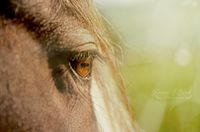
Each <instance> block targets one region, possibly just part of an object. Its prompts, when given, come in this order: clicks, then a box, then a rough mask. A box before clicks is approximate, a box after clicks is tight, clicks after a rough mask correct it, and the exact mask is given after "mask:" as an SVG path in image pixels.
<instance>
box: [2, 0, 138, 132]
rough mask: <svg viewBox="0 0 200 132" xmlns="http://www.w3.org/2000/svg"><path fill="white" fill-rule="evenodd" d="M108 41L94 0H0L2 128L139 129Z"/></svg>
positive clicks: (93, 131) (78, 131)
mask: <svg viewBox="0 0 200 132" xmlns="http://www.w3.org/2000/svg"><path fill="white" fill-rule="evenodd" d="M111 41H112V40H111V39H109V34H108V31H107V27H106V26H105V19H104V18H103V16H101V15H100V13H99V11H98V10H97V9H96V7H95V6H94V3H93V2H92V1H90V0H33V1H29V0H1V2H0V131H2V132H10V131H16V132H18V131H20V132H23V131H24V132H25V131H30V132H32V131H38V132H40V131H41V132H43V131H48V132H54V131H59V132H98V131H99V132H100V131H103V132H104V131H105V132H112V131H114V132H134V131H137V129H136V128H137V125H136V123H135V120H134V119H133V118H132V114H131V112H130V106H129V104H128V103H127V102H128V101H127V97H126V95H125V90H124V84H123V79H122V77H121V73H120V70H119V60H118V59H117V57H115V56H116V52H115V51H116V48H115V47H116V46H114V45H113V44H112V42H111Z"/></svg>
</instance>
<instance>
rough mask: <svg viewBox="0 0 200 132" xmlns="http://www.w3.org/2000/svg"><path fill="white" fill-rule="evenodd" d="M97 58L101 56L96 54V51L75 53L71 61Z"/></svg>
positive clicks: (72, 54)
mask: <svg viewBox="0 0 200 132" xmlns="http://www.w3.org/2000/svg"><path fill="white" fill-rule="evenodd" d="M97 56H99V55H98V54H97V53H96V51H82V52H77V51H74V52H72V53H71V56H70V61H74V60H82V59H87V58H89V57H92V58H96V57H97Z"/></svg>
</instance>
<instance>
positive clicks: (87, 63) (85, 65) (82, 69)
mask: <svg viewBox="0 0 200 132" xmlns="http://www.w3.org/2000/svg"><path fill="white" fill-rule="evenodd" d="M92 61H93V60H92V57H88V58H75V59H70V61H69V63H70V66H71V68H72V69H73V70H74V71H75V72H76V73H77V74H78V75H79V76H81V77H82V78H87V77H90V75H91V69H92Z"/></svg>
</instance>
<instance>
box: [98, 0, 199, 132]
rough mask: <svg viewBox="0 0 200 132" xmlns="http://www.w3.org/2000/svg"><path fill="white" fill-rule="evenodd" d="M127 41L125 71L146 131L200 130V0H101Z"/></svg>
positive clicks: (132, 97) (183, 131)
mask: <svg viewBox="0 0 200 132" xmlns="http://www.w3.org/2000/svg"><path fill="white" fill-rule="evenodd" d="M95 3H96V5H97V6H98V8H99V9H100V11H101V12H102V13H103V14H104V16H106V18H107V19H108V20H109V21H110V22H111V24H112V25H113V27H114V29H115V30H116V31H117V32H119V33H120V35H121V36H122V40H123V41H124V44H125V51H124V57H123V58H124V65H123V68H122V70H123V75H124V78H125V79H124V80H125V83H126V86H127V88H128V95H129V99H130V102H131V105H132V107H133V110H134V113H135V117H136V120H137V122H138V123H139V125H140V126H141V127H142V128H143V129H144V130H145V131H146V132H200V60H199V57H200V0H95Z"/></svg>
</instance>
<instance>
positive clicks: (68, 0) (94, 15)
mask: <svg viewBox="0 0 200 132" xmlns="http://www.w3.org/2000/svg"><path fill="white" fill-rule="evenodd" d="M61 1H62V3H65V4H64V5H67V6H70V7H71V8H73V9H74V10H73V11H74V14H75V15H76V17H77V18H78V19H79V20H80V21H82V22H83V23H84V24H85V26H86V28H87V29H88V30H89V31H90V32H92V33H93V35H94V37H95V38H96V41H97V44H98V45H97V46H98V48H99V49H100V52H101V53H102V54H103V56H105V58H106V65H108V67H109V68H108V71H107V72H109V71H111V78H114V79H113V80H109V81H111V82H112V81H114V82H113V83H111V82H108V83H111V84H110V85H115V84H116V87H114V89H111V88H110V87H109V86H106V85H105V84H104V83H105V80H103V79H100V78H98V77H97V79H98V80H101V81H100V82H99V85H103V86H102V87H101V90H102V93H103V95H104V101H105V102H106V106H107V112H108V114H109V118H110V121H111V122H113V123H112V127H113V130H114V131H116V132H117V131H134V130H135V131H139V128H138V126H137V124H136V122H135V120H134V119H133V112H132V110H131V107H130V105H129V103H128V99H127V96H126V90H125V85H124V81H123V79H122V75H121V72H120V65H119V64H120V59H119V58H118V57H119V56H120V54H118V52H117V51H118V50H121V47H120V45H119V44H116V43H115V42H113V40H112V39H111V37H110V36H109V35H110V33H109V32H108V31H109V28H110V27H111V26H110V24H109V23H108V22H107V21H106V19H105V18H104V17H103V16H101V15H100V13H99V11H98V10H97V9H96V8H95V7H94V6H92V5H93V3H92V1H91V0H88V1H87V2H85V1H84V2H83V1H81V0H61ZM115 37H118V36H115ZM116 52H117V54H116ZM102 66H103V65H102ZM100 69H101V68H100ZM104 72H106V71H104ZM99 74H102V73H99ZM106 77H107V78H108V77H109V75H107V76H106Z"/></svg>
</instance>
